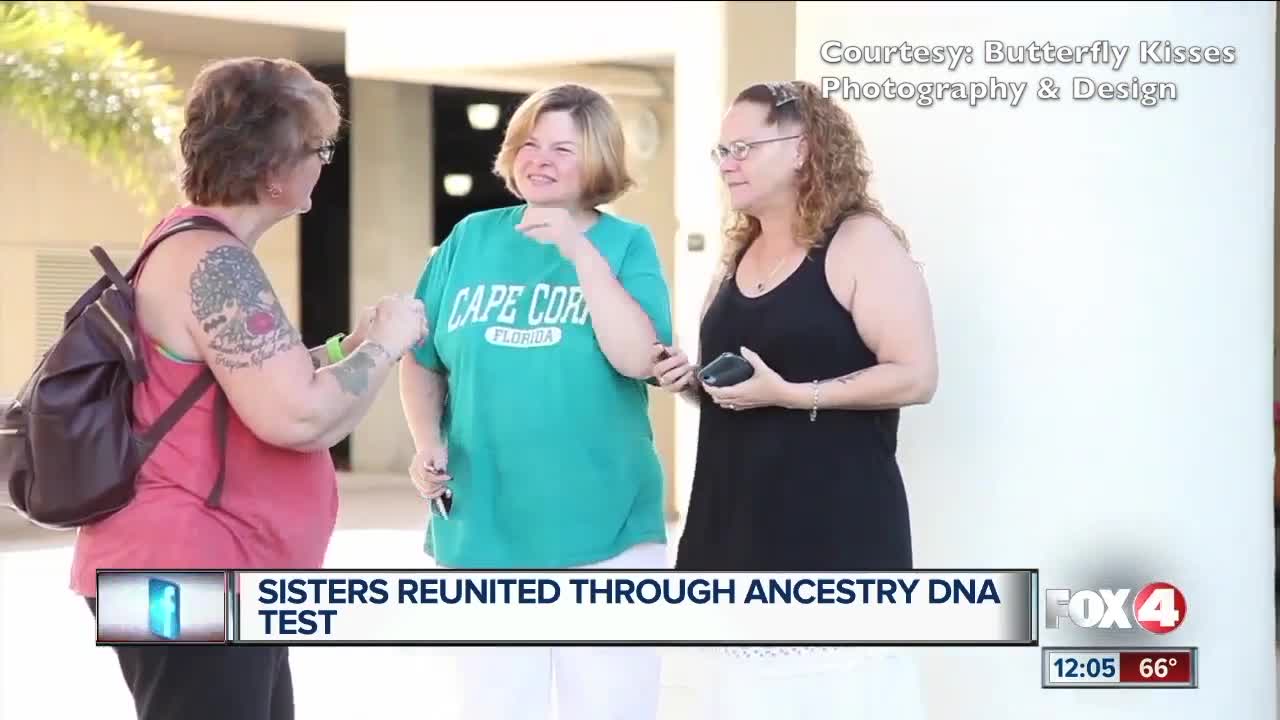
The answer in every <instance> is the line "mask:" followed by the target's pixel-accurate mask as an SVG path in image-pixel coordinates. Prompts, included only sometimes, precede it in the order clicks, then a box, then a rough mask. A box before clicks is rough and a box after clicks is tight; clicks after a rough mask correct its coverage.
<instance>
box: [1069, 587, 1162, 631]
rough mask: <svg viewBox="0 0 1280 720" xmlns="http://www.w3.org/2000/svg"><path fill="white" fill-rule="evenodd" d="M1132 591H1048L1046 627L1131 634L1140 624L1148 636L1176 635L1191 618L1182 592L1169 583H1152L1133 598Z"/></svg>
mask: <svg viewBox="0 0 1280 720" xmlns="http://www.w3.org/2000/svg"><path fill="white" fill-rule="evenodd" d="M1132 592H1133V591H1132V589H1130V588H1121V589H1119V590H1113V589H1110V588H1099V589H1098V590H1079V591H1072V590H1062V589H1054V590H1045V591H1044V625H1045V627H1046V628H1047V629H1049V630H1057V629H1058V628H1059V626H1060V623H1061V622H1063V621H1070V622H1071V624H1072V625H1075V626H1076V627H1082V628H1093V629H1098V630H1131V629H1133V626H1134V625H1135V624H1136V625H1138V626H1139V627H1141V628H1142V629H1144V630H1146V631H1147V632H1151V633H1155V634H1157V635H1163V634H1165V633H1170V632H1173V631H1174V630H1176V629H1178V626H1180V625H1182V623H1183V621H1184V620H1186V617H1187V600H1186V598H1185V597H1183V595H1182V591H1181V590H1179V589H1178V588H1176V587H1174V586H1173V585H1170V584H1169V583H1166V582H1155V583H1150V584H1148V585H1146V586H1145V587H1143V588H1142V589H1141V590H1139V591H1138V592H1137V594H1136V595H1133V602H1132V603H1130V602H1129V596H1130V594H1132Z"/></svg>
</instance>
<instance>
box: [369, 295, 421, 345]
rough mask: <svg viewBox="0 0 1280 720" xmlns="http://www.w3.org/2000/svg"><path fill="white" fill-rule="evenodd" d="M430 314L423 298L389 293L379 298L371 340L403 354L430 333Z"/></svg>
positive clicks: (370, 332) (370, 326) (370, 330)
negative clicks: (428, 315)
mask: <svg viewBox="0 0 1280 720" xmlns="http://www.w3.org/2000/svg"><path fill="white" fill-rule="evenodd" d="M427 330H428V328H427V314H426V308H424V307H423V305H422V301H421V300H418V299H417V298H413V297H409V296H407V295H388V296H387V297H384V298H382V300H379V301H378V305H377V307H376V308H375V309H374V318H373V322H371V323H370V324H369V334H368V339H369V340H371V341H373V342H376V343H378V344H379V345H381V346H383V347H384V348H386V350H387V352H389V353H391V354H392V356H394V357H400V356H401V355H404V354H405V353H406V352H408V351H409V350H411V349H412V348H414V347H417V346H418V344H419V343H421V342H422V341H423V339H425V338H426V336H427Z"/></svg>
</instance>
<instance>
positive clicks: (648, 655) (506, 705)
mask: <svg viewBox="0 0 1280 720" xmlns="http://www.w3.org/2000/svg"><path fill="white" fill-rule="evenodd" d="M586 567H588V568H610V567H621V568H629V569H642V568H653V569H664V568H667V567H670V563H669V561H668V560H667V548H666V546H665V545H661V544H645V545H637V546H636V547H633V548H630V549H629V550H626V551H624V552H623V553H621V554H620V555H617V556H616V557H613V558H610V559H608V560H605V561H603V562H600V563H595V564H592V565H588V566H586ZM661 669H662V668H661V660H660V657H659V655H658V652H657V650H655V649H654V648H647V647H551V648H548V647H527V648H526V647H501V648H466V649H462V650H460V651H459V653H458V671H459V677H460V679H461V682H462V688H461V690H462V718H463V720H545V718H547V717H548V715H549V710H550V707H551V692H552V688H553V687H554V689H555V696H556V703H555V706H556V709H557V717H558V718H559V719H560V720H654V719H655V718H656V717H657V714H658V691H659V685H660V675H661ZM553 677H554V684H553Z"/></svg>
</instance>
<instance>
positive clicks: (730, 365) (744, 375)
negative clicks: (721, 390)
mask: <svg viewBox="0 0 1280 720" xmlns="http://www.w3.org/2000/svg"><path fill="white" fill-rule="evenodd" d="M755 372H756V371H755V368H753V367H751V363H749V362H747V361H746V360H745V359H744V358H743V357H742V356H741V355H735V354H733V353H731V352H727V353H721V354H720V357H718V358H716V359H715V360H712V361H711V362H709V363H707V364H706V365H705V366H704V367H703V368H702V369H701V370H699V371H698V379H699V380H701V381H702V384H703V385H710V386H711V387H729V386H730V385H737V384H738V383H740V382H742V381H744V380H747V379H749V378H750V377H751V376H752V375H754V374H755Z"/></svg>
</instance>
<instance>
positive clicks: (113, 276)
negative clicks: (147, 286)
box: [63, 215, 236, 328]
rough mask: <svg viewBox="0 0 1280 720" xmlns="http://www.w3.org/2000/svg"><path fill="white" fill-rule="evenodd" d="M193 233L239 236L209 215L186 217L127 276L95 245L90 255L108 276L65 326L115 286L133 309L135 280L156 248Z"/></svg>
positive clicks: (149, 244) (66, 318) (73, 310)
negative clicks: (207, 231)
mask: <svg viewBox="0 0 1280 720" xmlns="http://www.w3.org/2000/svg"><path fill="white" fill-rule="evenodd" d="M189 230H215V231H218V232H225V233H227V234H228V235H230V236H232V237H235V236H236V235H235V233H233V232H231V229H230V228H228V227H227V226H226V225H223V224H222V223H220V222H218V221H217V220H215V219H214V218H212V217H209V216H208V215H192V216H191V217H188V218H184V219H182V220H179V221H178V222H176V223H174V224H172V225H170V226H169V227H168V228H166V229H165V230H164V231H162V232H161V233H160V234H159V235H157V236H155V238H153V239H152V240H150V241H149V242H147V244H146V246H145V247H143V248H142V253H141V254H140V255H138V259H137V260H134V261H133V265H131V266H130V267H129V271H128V272H127V273H123V274H122V273H121V272H120V269H119V268H117V267H116V265H115V263H113V262H111V258H110V257H108V256H107V251H106V250H104V249H102V247H100V246H98V245H94V246H93V247H92V248H90V249H89V253H90V254H92V255H93V258H94V259H95V260H97V261H98V265H100V266H101V267H102V272H103V273H104V274H103V276H102V277H101V278H99V280H98V282H96V283H94V285H93V287H91V288H90V289H89V291H88V292H86V293H85V294H84V295H82V296H81V297H80V300H79V301H78V302H77V303H76V304H75V305H73V306H72V308H71V309H70V310H68V311H67V314H66V315H65V316H64V318H63V327H64V328H65V327H70V326H71V321H73V320H75V319H76V318H78V317H80V314H81V313H83V312H84V311H85V308H87V307H89V306H90V305H92V304H93V303H94V301H96V300H97V299H98V298H99V297H100V296H101V295H102V293H103V292H105V291H106V289H107V288H109V287H111V286H112V285H114V286H115V287H116V290H118V291H120V293H121V294H122V295H124V297H125V299H127V300H128V301H129V306H130V307H134V301H133V300H134V291H133V280H134V278H135V277H137V275H138V272H139V271H140V270H141V269H142V264H143V263H144V262H145V261H146V259H147V258H148V257H149V256H150V255H151V252H152V251H153V250H155V249H156V246H157V245H159V244H160V243H161V241H163V240H166V239H168V238H171V237H173V236H174V235H177V234H178V233H184V232H187V231H189Z"/></svg>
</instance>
